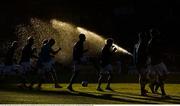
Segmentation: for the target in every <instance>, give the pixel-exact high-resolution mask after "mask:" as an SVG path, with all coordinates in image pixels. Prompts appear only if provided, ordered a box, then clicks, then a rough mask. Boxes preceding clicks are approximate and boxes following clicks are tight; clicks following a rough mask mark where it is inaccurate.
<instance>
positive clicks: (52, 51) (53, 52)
mask: <svg viewBox="0 0 180 106" xmlns="http://www.w3.org/2000/svg"><path fill="white" fill-rule="evenodd" d="M60 50H61V48H59V49H58V50H56V51H54V50H53V49H51V53H52V54H53V55H55V54H57V53H58V52H59V51H60Z"/></svg>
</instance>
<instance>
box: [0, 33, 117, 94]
mask: <svg viewBox="0 0 180 106" xmlns="http://www.w3.org/2000/svg"><path fill="white" fill-rule="evenodd" d="M85 40H86V36H85V35H84V34H82V33H81V34H80V35H79V41H77V42H76V43H75V45H74V47H73V74H72V77H71V79H70V83H69V85H68V87H67V89H68V90H70V91H74V90H73V87H72V85H73V83H74V82H75V79H76V77H77V75H78V72H79V71H80V69H81V66H82V65H83V64H84V63H86V62H87V60H88V59H87V58H86V57H85V56H84V53H85V52H87V51H88V50H84V42H85ZM54 44H55V40H54V39H53V38H51V39H46V40H44V41H43V42H42V47H41V51H40V53H38V55H37V50H36V48H33V45H34V38H33V37H32V36H30V37H28V39H27V43H26V45H25V46H24V47H23V49H22V51H21V59H20V62H19V64H17V61H16V59H15V57H16V56H15V52H16V50H17V48H18V42H17V41H13V43H12V44H11V46H10V47H9V48H8V50H7V53H6V56H5V61H4V64H3V65H1V66H0V70H1V76H8V75H9V74H16V75H18V78H19V81H20V84H18V85H17V86H18V87H21V88H31V89H32V88H33V85H34V83H35V82H36V81H35V79H33V78H32V76H37V78H38V86H37V89H41V85H42V83H43V81H44V80H46V79H47V78H51V79H52V80H53V82H54V83H55V88H62V86H60V85H59V84H58V79H57V75H56V71H55V60H54V55H55V54H57V53H58V52H59V51H60V50H61V48H59V49H58V50H53V49H52V47H53V45H54ZM116 50H117V49H116V48H115V47H114V46H113V39H111V38H109V39H107V41H106V45H105V46H104V48H103V49H102V53H101V61H100V63H101V66H102V70H101V72H100V75H99V80H98V83H99V84H98V88H97V90H99V91H102V89H101V87H100V86H101V80H102V76H103V74H108V84H107V87H106V89H108V90H111V88H110V81H111V72H112V65H111V56H112V54H113V53H114V52H115V51H116ZM33 60H36V61H33ZM37 78H36V79H37ZM29 79H31V80H30V84H29V86H28V85H27V82H29Z"/></svg>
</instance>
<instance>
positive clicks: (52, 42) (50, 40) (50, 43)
mask: <svg viewBox="0 0 180 106" xmlns="http://www.w3.org/2000/svg"><path fill="white" fill-rule="evenodd" d="M48 43H49V45H50V46H53V45H54V44H55V40H54V39H53V38H51V39H49V41H48Z"/></svg>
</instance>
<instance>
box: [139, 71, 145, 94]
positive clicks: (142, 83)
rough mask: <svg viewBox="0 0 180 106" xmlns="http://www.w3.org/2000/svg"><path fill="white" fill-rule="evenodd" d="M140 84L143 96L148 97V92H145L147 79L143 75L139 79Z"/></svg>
mask: <svg viewBox="0 0 180 106" xmlns="http://www.w3.org/2000/svg"><path fill="white" fill-rule="evenodd" d="M139 82H140V88H141V95H142V96H147V94H146V93H147V91H146V90H145V86H146V84H147V79H146V78H145V77H144V76H143V75H142V74H141V75H140V78H139Z"/></svg>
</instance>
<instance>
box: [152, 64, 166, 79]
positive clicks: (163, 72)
mask: <svg viewBox="0 0 180 106" xmlns="http://www.w3.org/2000/svg"><path fill="white" fill-rule="evenodd" d="M152 69H153V70H155V71H156V72H157V73H158V74H159V75H160V76H165V75H168V74H169V71H168V69H167V67H166V65H165V64H164V63H163V62H161V63H160V64H157V65H154V66H152Z"/></svg>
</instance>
